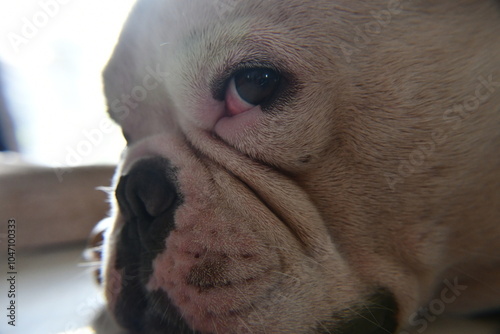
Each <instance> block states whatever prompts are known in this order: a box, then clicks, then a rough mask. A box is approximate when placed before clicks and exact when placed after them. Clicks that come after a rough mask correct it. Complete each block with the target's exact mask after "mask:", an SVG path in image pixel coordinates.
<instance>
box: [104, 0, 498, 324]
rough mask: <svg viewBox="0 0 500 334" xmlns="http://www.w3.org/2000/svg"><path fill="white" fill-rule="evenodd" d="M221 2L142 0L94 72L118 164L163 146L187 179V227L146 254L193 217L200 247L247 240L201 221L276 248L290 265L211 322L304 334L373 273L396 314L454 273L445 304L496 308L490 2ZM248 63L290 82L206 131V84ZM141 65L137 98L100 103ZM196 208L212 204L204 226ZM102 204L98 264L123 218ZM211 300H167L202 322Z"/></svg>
mask: <svg viewBox="0 0 500 334" xmlns="http://www.w3.org/2000/svg"><path fill="white" fill-rule="evenodd" d="M231 3H232V4H233V5H234V6H235V7H234V8H231V9H227V8H226V9H225V10H223V11H221V10H220V8H219V10H217V4H209V3H206V1H189V2H186V1H165V0H162V1H160V0H143V1H139V3H138V5H137V7H136V8H135V10H134V11H133V13H132V15H131V17H130V19H129V22H128V23H127V26H126V27H125V29H124V32H123V35H122V37H121V40H120V42H119V44H118V46H117V48H116V51H115V54H114V56H113V58H112V60H111V62H110V63H109V65H108V67H107V69H106V71H105V74H104V79H105V87H106V94H107V97H108V102H109V105H110V113H111V116H112V117H113V118H114V119H115V120H117V122H119V123H120V124H121V126H122V127H123V130H124V133H125V134H126V136H127V137H128V140H129V146H128V150H127V152H128V153H127V158H126V160H125V162H124V164H123V166H122V171H119V172H118V174H117V178H118V177H119V176H120V175H121V174H122V173H123V174H124V173H126V171H127V169H128V168H130V166H131V165H132V164H133V162H135V161H137V160H138V159H141V158H143V157H146V156H153V155H160V156H163V157H165V158H167V159H169V160H171V161H173V164H174V165H175V166H177V167H179V169H180V170H181V175H180V176H179V183H180V186H181V189H182V191H183V192H184V193H192V194H193V195H189V196H187V199H186V203H185V205H184V206H183V207H180V208H179V212H178V213H177V217H178V221H177V222H176V224H178V230H179V233H180V235H184V237H182V238H184V239H182V238H181V239H175V238H174V237H172V240H171V241H167V250H166V252H165V253H164V254H163V255H162V256H163V257H162V258H164V259H165V260H164V261H163V262H161V261H160V260H158V261H160V262H158V263H163V264H164V265H165V263H171V262H169V261H170V260H167V259H168V258H169V257H172V256H175V254H177V253H168V252H173V251H170V250H169V245H170V244H176V243H179V244H178V247H180V248H182V247H183V246H181V245H182V242H184V241H185V240H192V241H193V244H196V242H198V241H196V240H198V239H196V238H197V237H196V235H197V234H195V233H194V232H193V231H198V232H197V233H200V234H199V235H198V237H199V238H201V239H200V240H203V241H199V244H200V245H201V246H200V247H202V248H203V247H205V248H207V247H208V248H209V250H208V252H210V247H212V248H211V249H212V250H214V249H216V251H217V252H223V253H226V254H239V252H240V250H239V248H238V247H243V248H244V247H246V245H247V244H246V243H245V242H242V243H239V242H238V241H237V240H232V239H231V235H230V234H228V235H227V236H226V238H225V239H224V238H223V239H220V240H219V239H217V240H214V241H207V240H204V239H203V236H206V235H208V233H209V230H210V228H209V227H210V226H211V227H212V228H214V229H218V230H219V231H221V230H223V231H228V230H231V228H232V227H234V228H235V230H234V231H235V232H234V233H235V235H238V236H250V235H252V238H251V240H250V239H249V240H250V241H248V242H249V244H254V243H255V244H256V245H257V246H255V247H256V248H255V249H254V252H255V256H257V257H263V256H264V255H265V254H266V252H276V253H272V254H277V256H278V258H280V259H281V261H284V262H285V264H286V265H284V267H283V266H282V267H279V266H278V264H274V262H273V261H272V260H270V263H271V264H269V266H271V268H273V270H277V269H276V268H281V269H280V270H282V272H281V274H282V275H287V276H290V277H293V279H289V280H284V283H283V284H281V285H279V288H278V289H277V290H274V292H273V293H272V294H270V299H269V300H267V301H262V300H261V299H258V300H259V301H260V302H259V303H260V304H259V303H258V304H257V305H256V306H255V309H254V310H253V311H249V312H248V313H244V314H243V315H242V316H241V317H240V319H239V320H238V321H235V322H231V321H232V320H229V319H228V320H227V321H226V320H224V319H218V320H217V321H218V322H217V324H218V326H219V329H218V330H220V331H219V332H220V333H226V332H228V333H229V332H230V331H229V330H228V328H238V329H234V331H235V332H242V333H243V332H251V333H261V332H262V333H264V332H265V330H266V329H267V330H268V331H269V330H271V329H272V332H273V333H290V332H294V333H312V331H313V329H314V328H316V326H317V325H318V324H319V323H322V322H325V323H326V322H328V321H329V320H328V319H329V316H330V315H331V314H332V313H334V312H335V311H340V310H344V309H346V308H349V307H350V306H351V305H355V304H356V303H360V302H363V298H365V297H366V294H367V293H368V292H369V291H370V289H371V288H373V287H383V288H387V289H389V290H390V291H391V292H393V293H394V295H395V297H396V300H397V302H398V305H399V313H398V319H399V322H400V324H401V325H402V326H405V325H407V324H408V322H409V321H410V320H409V319H411V316H412V314H413V313H414V312H415V310H417V309H418V308H419V307H420V306H422V305H426V304H427V303H428V301H429V300H432V299H433V298H436V297H434V294H435V293H436V292H437V295H436V296H437V297H439V294H440V293H441V291H442V289H443V287H441V285H442V284H443V282H446V281H447V280H448V282H449V281H453V280H456V279H458V282H460V283H461V284H463V285H465V286H467V289H466V290H465V291H463V294H462V295H461V296H460V298H458V299H457V300H456V301H455V302H454V303H451V304H450V305H447V306H446V311H449V312H459V313H470V312H476V311H484V310H487V309H489V308H492V307H499V306H500V293H499V292H498V291H500V279H499V277H500V256H499V254H500V243H499V242H498V240H499V238H500V154H499V152H500V131H499V129H500V35H499V34H498V32H499V31H500V3H499V2H498V1H493V0H482V1H472V0H470V1H469V0H443V1H440V2H434V1H379V0H377V1H366V2H364V1H362V2H359V1H346V0H336V1H294V0H287V1H233V2H231ZM381 11H385V12H383V13H385V14H386V15H387V13H389V14H388V15H389V16H385V21H381V22H385V23H384V24H382V23H378V27H379V30H377V29H376V27H377V25H376V22H377V19H376V18H374V16H373V13H381ZM379 20H383V19H379ZM389 21H390V22H389ZM374 22H375V23H374ZM370 24H371V25H370ZM369 27H371V28H372V29H374V30H373V31H372V33H366V29H369ZM360 29H361V31H365V32H364V33H359V30H360ZM249 60H250V61H260V62H265V63H270V64H276V66H279V68H280V69H283V70H285V71H286V72H287V73H289V74H290V75H291V77H293V79H294V80H295V84H296V85H295V88H296V91H295V92H293V93H292V94H291V97H289V100H288V101H285V102H283V103H281V104H280V105H279V107H277V109H273V110H272V112H269V113H265V112H264V113H262V114H261V115H259V117H258V118H257V121H256V123H252V124H251V125H250V126H246V127H236V129H237V130H236V131H232V132H220V133H217V131H215V135H213V133H214V127H213V126H214V121H213V119H211V118H210V117H212V116H211V114H210V113H211V112H212V110H215V109H218V108H220V107H221V103H222V102H219V101H216V100H214V99H213V98H212V94H211V91H210V85H211V84H212V82H213V80H215V78H216V77H217V76H218V75H220V74H221V72H223V71H224V70H226V69H227V68H228V67H229V66H232V65H235V64H238V63H239V62H242V61H249ZM151 69H153V70H157V69H159V72H163V74H162V76H161V78H162V79H161V80H159V81H161V82H159V83H160V84H159V85H158V87H156V88H155V89H151V90H148V91H147V98H146V99H145V100H144V101H140V102H137V101H135V102H136V103H135V106H131V105H132V104H129V105H127V104H125V103H123V102H118V103H114V101H115V102H116V101H119V99H120V96H122V94H131V92H133V91H134V89H135V87H137V86H143V85H144V78H145V76H147V75H148V73H150V72H151V71H150V70H151ZM153 81H154V80H153V79H152V80H150V81H149V82H148V83H146V84H148V85H149V84H151V83H153ZM487 82H490V84H487ZM475 96H476V97H477V98H476V99H474V97H475ZM205 187H206V188H207V189H209V190H210V191H209V190H204V191H202V189H204V188H205ZM198 191H199V192H200V193H201V194H207V195H206V197H203V196H201V195H200V194H197V192H198ZM250 208H253V209H252V210H250ZM197 210H214V211H213V212H214V213H213V216H210V218H207V220H206V221H203V224H202V223H201V222H199V221H196V219H202V218H201V217H200V212H199V211H197ZM203 212H206V211H203ZM116 216H117V221H116V223H115V225H114V226H113V227H111V228H110V230H109V232H108V237H107V243H108V247H107V249H106V252H107V254H106V256H107V267H108V273H109V272H110V271H109V270H111V269H109V268H111V267H112V266H113V261H114V260H113V259H114V257H115V255H114V253H115V251H116V250H115V249H114V247H113V245H114V242H115V240H114V238H116V235H117V233H118V232H119V230H120V227H121V226H122V224H123V222H122V221H121V218H120V215H118V214H117V215H116ZM179 217H180V218H179ZM182 217H185V218H182ZM187 217H191V218H187ZM193 217H197V218H196V219H194V218H193ZM194 221H196V223H195V222H194ZM238 223H241V225H238ZM207 224H208V225H210V226H209V227H207ZM205 233H206V234H205ZM179 238H180V237H179ZM243 239H244V238H243ZM176 240H177V241H176ZM212 242H213V243H212ZM169 243H170V244H169ZM259 243H260V244H259ZM176 245H177V244H176ZM209 245H210V246H209ZM273 246H274V247H278V246H279V247H280V249H276V248H273ZM176 247H177V246H176ZM173 248H174V246H170V249H173ZM256 261H257V262H256V263H257V264H254V266H256V268H258V267H259V266H262V265H263V264H264V263H265V262H266V260H265V259H264V258H262V259H260V260H256ZM235 265H236V266H238V264H235ZM241 266H242V267H241V270H242V271H243V270H244V269H243V268H246V269H248V267H251V266H252V265H248V266H247V265H246V264H241ZM238 268H239V267H238ZM283 268H286V269H283ZM189 269H190V268H186V269H185V270H186V272H187V271H188V270H189ZM246 269H245V270H246ZM161 270H166V269H165V267H161V265H160V264H158V267H157V269H155V273H160V272H161ZM183 270H184V269H183ZM238 270H240V269H238ZM166 272H168V270H167V271H165V274H164V276H168V274H167V273H166ZM108 275H109V274H108ZM179 275H181V274H179ZM228 275H230V274H228ZM160 276H161V275H160ZM158 279H159V278H158V277H157V281H155V283H154V284H156V285H157V287H158V286H161V284H160V283H158ZM266 279H268V280H266V281H265V282H275V281H276V280H277V279H275V278H274V276H272V275H271V276H270V278H269V277H268V278H266ZM105 281H106V279H105ZM296 282H300V284H297V283H296ZM108 283H109V280H108ZM151 284H153V283H151ZM158 284H159V285H158ZM263 284H267V283H263ZM108 287H109V286H108ZM117 289H118V290H119V287H118V288H116V287H114V288H108V289H107V291H108V292H109V291H115V292H116V291H117ZM182 291H184V290H182ZM176 293H177V292H176ZM176 293H174V292H172V296H171V297H172V298H174V299H176V298H177V299H176V300H178V305H181V304H182V303H181V302H180V299H181V297H179V296H180V295H182V293H181V292H179V293H178V294H179V296H177V297H175V294H176ZM183 293H184V292H183ZM186 293H187V292H186ZM189 293H191V292H189ZM254 293H257V292H249V294H250V295H251V296H253V294H254ZM195 295H196V294H195V293H192V295H190V296H194V298H197V296H195ZM280 296H281V297H280ZM108 297H109V298H110V300H111V302H112V303H113V298H115V296H114V295H113V293H108ZM198 297H199V296H198ZM200 298H201V297H200ZM213 298H214V299H213V300H207V299H203V300H202V299H200V303H202V304H203V305H205V306H206V308H205V309H204V310H199V314H197V311H196V310H195V309H194V308H193V307H191V306H185V307H183V306H182V307H180V308H181V311H182V312H185V313H186V314H187V317H188V318H189V319H190V320H189V323H190V324H191V325H192V326H194V327H196V329H198V330H200V331H204V332H215V331H216V330H217V328H210V326H208V325H206V323H205V322H204V321H202V320H200V319H202V318H203V316H204V315H203V312H205V311H206V309H209V308H210V307H213V308H214V309H215V308H216V305H215V304H219V305H220V304H223V305H225V304H224V303H225V299H224V298H223V297H213ZM218 298H222V299H218ZM234 298H236V299H244V298H245V297H244V296H241V295H239V296H238V295H235V296H234ZM228 307H229V306H228ZM221 308H224V307H222V306H221ZM214 312H215V311H214ZM220 312H221V313H220V317H221V318H222V317H223V314H224V311H220ZM231 326H233V327H231ZM234 326H236V327H234Z"/></svg>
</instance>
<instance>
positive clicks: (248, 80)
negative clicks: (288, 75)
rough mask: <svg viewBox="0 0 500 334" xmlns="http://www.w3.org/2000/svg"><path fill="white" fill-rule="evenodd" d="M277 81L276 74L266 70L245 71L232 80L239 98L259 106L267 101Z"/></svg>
mask: <svg viewBox="0 0 500 334" xmlns="http://www.w3.org/2000/svg"><path fill="white" fill-rule="evenodd" d="M279 79H280V77H279V75H278V73H276V72H275V71H273V70H271V69H268V68H256V69H250V70H245V71H242V72H240V73H238V74H237V75H236V76H235V78H234V80H235V84H236V91H237V92H238V94H239V95H240V97H241V98H242V99H243V100H245V101H246V102H248V103H250V104H253V105H259V104H261V103H262V102H264V101H265V100H266V99H268V98H269V97H270V96H271V95H272V94H273V92H274V91H275V90H276V87H277V86H278V83H279Z"/></svg>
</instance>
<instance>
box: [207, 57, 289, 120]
mask: <svg viewBox="0 0 500 334" xmlns="http://www.w3.org/2000/svg"><path fill="white" fill-rule="evenodd" d="M254 68H262V69H266V68H267V69H272V70H273V71H275V72H276V73H278V74H279V75H280V77H281V82H280V84H279V86H278V89H277V90H276V93H275V94H274V95H273V96H272V97H271V98H270V99H269V100H268V101H266V102H265V103H263V104H261V105H260V107H261V108H262V110H263V111H267V110H271V109H273V107H274V105H275V104H277V103H278V102H286V101H288V100H290V98H291V97H292V95H293V94H295V92H296V91H297V90H298V87H299V85H298V84H297V82H296V80H294V78H293V76H292V75H290V74H289V73H287V72H286V71H283V70H281V69H279V68H277V67H276V66H274V65H273V64H270V63H266V62H262V63H261V62H246V63H240V64H238V65H236V66H235V67H232V68H229V69H228V70H226V71H225V72H223V73H222V75H220V76H219V77H218V78H216V79H215V80H214V81H212V84H211V87H212V89H211V91H212V97H213V98H214V99H215V100H217V101H224V100H225V98H226V91H227V87H228V86H229V83H230V82H231V80H232V79H233V78H234V77H235V76H236V75H237V74H238V73H240V72H242V71H244V70H248V69H254Z"/></svg>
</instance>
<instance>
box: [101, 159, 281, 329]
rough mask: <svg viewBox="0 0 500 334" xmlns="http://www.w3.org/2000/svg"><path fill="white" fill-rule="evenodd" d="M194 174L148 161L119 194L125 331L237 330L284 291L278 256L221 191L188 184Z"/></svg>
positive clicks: (119, 314) (117, 268)
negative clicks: (257, 306)
mask: <svg viewBox="0 0 500 334" xmlns="http://www.w3.org/2000/svg"><path fill="white" fill-rule="evenodd" d="M187 174H189V173H184V174H183V173H179V172H178V170H177V168H176V167H173V166H171V164H170V162H169V161H168V160H167V159H165V158H162V157H153V158H147V159H142V160H139V161H138V162H136V163H135V164H133V166H132V167H131V168H129V171H128V173H127V174H126V175H123V176H121V178H120V180H119V183H118V185H117V187H116V199H117V202H118V206H119V209H120V215H121V219H122V224H121V225H122V227H121V230H120V231H119V233H118V234H117V236H116V240H115V250H114V252H115V260H114V268H113V269H112V270H111V272H113V273H115V275H117V276H119V280H118V282H119V286H118V287H115V288H114V289H115V290H117V291H118V292H117V293H116V294H114V295H113V296H112V297H111V298H113V299H114V300H113V301H112V303H111V304H112V305H114V309H113V310H112V311H113V313H114V314H115V317H116V319H117V321H118V322H119V323H120V324H121V325H122V326H124V327H125V328H129V329H131V330H134V331H138V332H141V333H144V332H147V333H156V331H157V332H162V333H165V332H172V333H173V332H175V333H184V332H186V333H187V332H188V333H193V330H192V329H191V328H196V329H199V330H200V331H203V332H213V330H214V328H213V327H214V326H218V324H217V323H219V322H221V321H222V320H224V323H225V326H227V324H231V322H232V321H231V318H232V319H233V320H234V321H233V324H232V325H231V326H233V325H236V323H237V322H238V317H239V316H240V315H241V314H243V313H245V312H248V311H249V310H251V309H252V303H253V302H254V301H255V300H257V299H260V298H264V296H265V295H266V294H267V293H269V292H270V291H272V290H273V288H274V286H275V285H276V284H279V280H278V277H276V275H273V274H271V273H272V272H273V271H276V272H280V271H281V270H282V268H280V260H279V256H278V254H277V252H276V251H274V250H270V249H269V248H268V246H269V243H268V242H262V240H261V239H259V238H257V237H256V234H255V231H253V230H252V227H251V226H252V224H248V222H247V221H246V220H247V219H246V218H245V217H242V216H241V215H239V214H238V213H237V212H236V211H235V210H234V209H230V208H227V205H228V203H227V202H226V203H225V200H217V198H218V195H217V190H216V188H212V187H206V186H205V187H203V186H202V185H198V186H197V187H193V184H189V185H186V184H188V183H189V182H188V181H192V180H187V179H189V178H190V177H192V175H187ZM195 174H196V173H195ZM179 175H180V177H181V179H182V180H183V182H179ZM201 181H202V179H200V183H202V182H201ZM181 183H184V184H185V186H184V187H183V186H181ZM194 186H196V185H194ZM212 200H214V202H212ZM185 202H187V203H188V204H189V205H184V203H185ZM181 314H182V316H181ZM188 324H189V326H188ZM219 326H220V325H219Z"/></svg>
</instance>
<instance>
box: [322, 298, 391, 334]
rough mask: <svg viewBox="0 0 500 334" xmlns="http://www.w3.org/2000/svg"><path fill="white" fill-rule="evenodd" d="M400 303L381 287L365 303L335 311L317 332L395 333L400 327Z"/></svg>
mask: <svg viewBox="0 0 500 334" xmlns="http://www.w3.org/2000/svg"><path fill="white" fill-rule="evenodd" d="M397 314H398V305H397V303H396V299H395V298H394V295H393V294H392V293H391V292H389V291H387V290H385V289H380V290H378V291H377V292H376V293H374V294H373V295H371V296H370V297H369V298H367V300H366V301H365V302H364V303H361V304H360V305H357V306H353V307H351V308H349V309H346V310H344V312H340V313H335V314H334V315H333V316H332V319H330V321H328V322H324V323H321V324H320V325H319V326H318V327H317V333H335V334H361V333H362V334H393V333H396V331H397V329H398V321H397Z"/></svg>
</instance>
